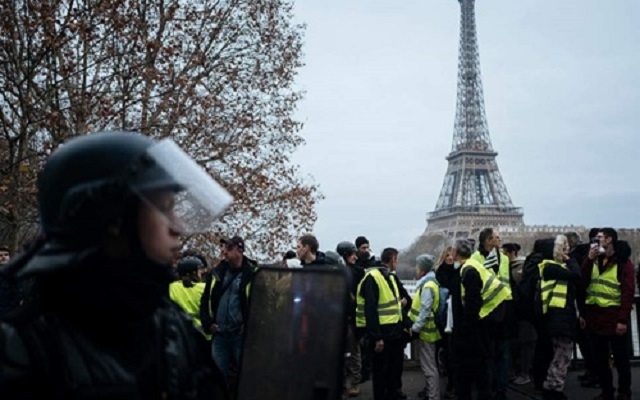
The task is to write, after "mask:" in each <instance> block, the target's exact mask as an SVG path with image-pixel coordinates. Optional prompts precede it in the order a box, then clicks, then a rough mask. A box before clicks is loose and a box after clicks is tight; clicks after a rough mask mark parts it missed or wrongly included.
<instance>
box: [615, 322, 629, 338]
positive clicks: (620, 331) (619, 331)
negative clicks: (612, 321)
mask: <svg viewBox="0 0 640 400" xmlns="http://www.w3.org/2000/svg"><path fill="white" fill-rule="evenodd" d="M625 333H627V324H621V323H620V322H618V324H617V325H616V335H618V336H622V335H624V334H625Z"/></svg>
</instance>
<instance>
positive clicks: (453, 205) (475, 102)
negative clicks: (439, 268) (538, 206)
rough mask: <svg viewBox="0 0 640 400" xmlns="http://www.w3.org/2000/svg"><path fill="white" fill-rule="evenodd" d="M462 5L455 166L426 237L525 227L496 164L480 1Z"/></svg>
mask: <svg viewBox="0 0 640 400" xmlns="http://www.w3.org/2000/svg"><path fill="white" fill-rule="evenodd" d="M458 1H459V2H460V8H461V11H462V13H461V14H462V15H461V24H460V25H461V26H460V50H459V55H458V93H457V104H456V120H455V125H454V131H453V143H452V146H451V153H449V155H448V156H447V158H446V159H447V161H448V162H449V167H448V169H447V173H446V175H445V177H444V183H443V185H442V189H441V191H440V196H439V197H438V202H437V204H436V208H435V210H434V211H433V212H431V213H429V215H428V217H427V229H426V231H425V235H428V234H441V235H444V236H445V237H449V238H456V237H467V236H470V235H473V236H475V235H476V233H477V232H478V231H479V230H480V229H482V228H484V227H504V226H508V227H514V228H515V227H523V226H524V222H523V219H522V217H523V212H522V209H520V208H518V207H515V206H514V205H513V203H512V201H511V197H510V196H509V193H508V192H507V188H506V186H505V184H504V181H503V180H502V175H501V174H500V170H499V169H498V164H497V163H496V156H497V155H498V153H497V152H496V151H495V150H494V149H493V146H492V145H491V137H490V136H489V127H488V124H487V117H486V114H485V109H484V95H483V91H482V78H481V74H480V54H479V51H478V37H477V33H476V18H475V10H474V3H475V0H458Z"/></svg>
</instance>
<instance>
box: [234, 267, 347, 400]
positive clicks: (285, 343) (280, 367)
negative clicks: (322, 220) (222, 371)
mask: <svg viewBox="0 0 640 400" xmlns="http://www.w3.org/2000/svg"><path fill="white" fill-rule="evenodd" d="M348 293H349V291H348V285H347V274H346V271H345V270H344V268H304V269H288V268H260V269H259V270H258V272H257V273H256V275H255V277H254V280H253V282H252V283H251V293H250V300H249V317H248V320H247V323H246V329H245V331H244V335H245V336H244V350H243V354H242V359H241V363H240V371H239V377H238V379H239V380H238V386H239V387H238V399H239V400H270V399H278V400H286V399H291V400H305V399H310V400H316V399H317V400H325V399H326V400H334V399H340V398H341V395H342V390H343V363H344V358H345V335H346V318H347V313H346V311H347V299H348V297H347V296H348Z"/></svg>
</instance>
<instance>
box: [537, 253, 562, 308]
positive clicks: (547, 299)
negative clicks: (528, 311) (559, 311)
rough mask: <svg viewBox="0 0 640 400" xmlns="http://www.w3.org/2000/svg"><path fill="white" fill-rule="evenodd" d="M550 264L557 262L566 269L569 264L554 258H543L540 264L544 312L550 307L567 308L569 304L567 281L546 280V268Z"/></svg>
mask: <svg viewBox="0 0 640 400" xmlns="http://www.w3.org/2000/svg"><path fill="white" fill-rule="evenodd" d="M549 264H556V265H559V266H561V267H562V268H564V269H567V265H566V264H564V263H559V262H557V261H554V260H543V261H542V262H541V263H540V264H538V268H539V269H540V293H541V300H542V313H543V314H546V313H547V311H548V310H549V307H555V308H565V307H566V306H567V290H568V286H567V281H558V280H544V278H543V277H544V275H543V274H544V269H545V267H546V266H547V265H549Z"/></svg>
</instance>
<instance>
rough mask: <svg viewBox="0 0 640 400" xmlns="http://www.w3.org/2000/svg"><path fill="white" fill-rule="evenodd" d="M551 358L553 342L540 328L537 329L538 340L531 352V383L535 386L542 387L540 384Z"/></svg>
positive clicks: (542, 381)
mask: <svg viewBox="0 0 640 400" xmlns="http://www.w3.org/2000/svg"><path fill="white" fill-rule="evenodd" d="M551 360H553V343H552V342H551V338H550V337H549V336H547V335H546V334H545V333H544V332H543V331H542V330H538V340H537V341H536V348H535V351H534V353H533V384H534V386H535V387H537V388H542V384H543V383H544V381H545V379H547V372H548V371H549V365H550V364H551Z"/></svg>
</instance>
